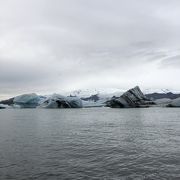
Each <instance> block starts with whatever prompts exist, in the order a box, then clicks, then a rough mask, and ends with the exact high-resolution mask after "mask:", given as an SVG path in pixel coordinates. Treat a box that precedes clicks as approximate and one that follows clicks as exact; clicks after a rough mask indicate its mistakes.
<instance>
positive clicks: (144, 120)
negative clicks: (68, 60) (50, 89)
mask: <svg viewBox="0 0 180 180" xmlns="http://www.w3.org/2000/svg"><path fill="white" fill-rule="evenodd" d="M0 179H3V180H6V179H17V180H23V179H38V180H46V179H53V180H56V179H97V180H99V179H108V180H109V179H110V180H111V179H112V180H116V179H138V180H139V179H180V109H178V108H134V109H133V108H132V109H111V108H84V109H3V110H0Z"/></svg>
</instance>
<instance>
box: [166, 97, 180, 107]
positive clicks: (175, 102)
mask: <svg viewBox="0 0 180 180" xmlns="http://www.w3.org/2000/svg"><path fill="white" fill-rule="evenodd" d="M167 107H180V98H177V99H174V100H172V101H171V103H169V104H168V105H167Z"/></svg>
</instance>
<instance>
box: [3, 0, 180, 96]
mask: <svg viewBox="0 0 180 180" xmlns="http://www.w3.org/2000/svg"><path fill="white" fill-rule="evenodd" d="M179 19H180V1H179V0H172V1H169V0H151V1H149V0H133V1H132V0H126V1H124V0H53V1H50V0H31V1H29V0H6V1H0V94H1V96H5V95H7V96H10V95H15V94H19V93H24V92H32V91H34V92H38V93H50V92H60V91H62V90H63V91H69V90H74V89H79V88H121V89H127V88H129V87H131V86H134V85H136V84H138V85H140V86H142V88H144V89H145V88H171V89H180V84H179V83H178V77H179V76H180V46H179V42H180V21H179Z"/></svg>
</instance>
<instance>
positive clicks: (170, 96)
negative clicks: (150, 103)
mask: <svg viewBox="0 0 180 180" xmlns="http://www.w3.org/2000/svg"><path fill="white" fill-rule="evenodd" d="M146 96H147V97H148V98H150V99H152V100H157V99H164V98H167V99H177V98H179V97H180V94H174V93H172V92H168V93H151V94H146Z"/></svg>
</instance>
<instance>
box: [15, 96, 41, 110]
mask: <svg viewBox="0 0 180 180" xmlns="http://www.w3.org/2000/svg"><path fill="white" fill-rule="evenodd" d="M40 100H41V98H40V97H39V96H38V95H37V94H35V93H32V94H23V95H20V96H17V97H15V98H14V100H13V102H14V105H15V106H20V107H21V108H36V107H37V106H38V105H39V102H40Z"/></svg>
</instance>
